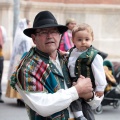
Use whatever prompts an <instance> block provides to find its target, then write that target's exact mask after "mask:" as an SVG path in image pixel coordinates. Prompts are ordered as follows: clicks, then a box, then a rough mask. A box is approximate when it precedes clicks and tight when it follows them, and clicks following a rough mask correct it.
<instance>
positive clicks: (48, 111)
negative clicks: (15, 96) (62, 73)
mask: <svg viewBox="0 0 120 120" xmlns="http://www.w3.org/2000/svg"><path fill="white" fill-rule="evenodd" d="M85 86H86V87H85ZM16 88H17V90H18V92H19V93H20V95H21V96H22V99H23V100H24V102H25V103H26V104H27V105H28V106H29V107H30V108H31V109H33V110H34V111H36V112H37V113H38V114H40V115H41V116H44V117H45V116H49V115H52V114H54V113H56V112H59V111H61V110H64V109H66V108H67V107H69V106H70V104H71V102H73V101H74V100H77V99H78V98H79V96H80V97H83V98H84V97H85V94H88V93H91V91H92V90H93V89H92V84H91V81H90V79H89V78H84V79H81V78H79V79H78V82H77V84H76V85H75V86H73V87H71V88H69V89H66V90H64V89H60V90H58V91H57V92H56V93H53V94H50V93H49V94H48V93H45V92H25V91H23V90H21V89H20V88H19V87H18V86H16ZM78 95H79V96H78ZM90 97H91V96H89V97H87V98H90Z"/></svg>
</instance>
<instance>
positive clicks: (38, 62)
mask: <svg viewBox="0 0 120 120" xmlns="http://www.w3.org/2000/svg"><path fill="white" fill-rule="evenodd" d="M24 56H25V57H23V58H22V60H21V61H20V63H19V65H18V66H17V68H16V71H15V72H14V73H13V75H12V76H11V86H12V87H13V88H14V89H15V85H16V84H18V86H19V87H20V88H21V89H25V90H26V91H32V92H36V91H47V92H49V93H54V92H56V91H57V90H58V89H59V84H58V82H57V80H56V78H55V77H54V75H53V73H52V72H51V69H50V67H49V64H46V63H45V62H43V60H42V59H40V57H39V56H38V55H37V54H35V49H33V48H32V49H31V50H30V52H29V53H27V54H26V55H24ZM18 76H20V77H18ZM22 80H24V81H22ZM21 83H22V84H21ZM29 110H30V109H29ZM30 111H32V110H30ZM33 112H34V111H33ZM64 113H65V111H64V112H63V111H62V112H58V113H56V114H54V115H52V116H49V120H59V119H61V120H65V116H64ZM35 116H36V118H34V117H33V118H32V120H34V119H35V120H44V118H43V117H41V116H39V115H38V114H37V113H35Z"/></svg>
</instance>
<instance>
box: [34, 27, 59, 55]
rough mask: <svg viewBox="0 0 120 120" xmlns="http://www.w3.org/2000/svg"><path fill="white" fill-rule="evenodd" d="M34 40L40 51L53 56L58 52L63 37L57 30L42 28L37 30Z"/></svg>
mask: <svg viewBox="0 0 120 120" xmlns="http://www.w3.org/2000/svg"><path fill="white" fill-rule="evenodd" d="M32 38H33V42H34V44H35V45H36V47H37V48H38V49H39V50H40V51H42V52H45V53H48V54H52V53H53V52H55V51H57V49H58V47H59V42H60V38H61V37H60V33H59V31H58V29H57V28H42V29H37V30H36V34H35V35H32Z"/></svg>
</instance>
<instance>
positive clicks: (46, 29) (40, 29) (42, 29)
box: [36, 27, 58, 32]
mask: <svg viewBox="0 0 120 120" xmlns="http://www.w3.org/2000/svg"><path fill="white" fill-rule="evenodd" d="M51 30H58V28H57V27H50V28H39V29H36V31H37V32H39V31H51Z"/></svg>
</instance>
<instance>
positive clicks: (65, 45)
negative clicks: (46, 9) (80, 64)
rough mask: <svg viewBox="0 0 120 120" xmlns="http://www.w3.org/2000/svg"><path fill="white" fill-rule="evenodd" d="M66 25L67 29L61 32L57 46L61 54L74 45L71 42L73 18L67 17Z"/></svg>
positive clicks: (74, 23) (74, 22) (73, 25)
mask: <svg viewBox="0 0 120 120" xmlns="http://www.w3.org/2000/svg"><path fill="white" fill-rule="evenodd" d="M66 26H67V27H68V30H67V31H66V32H65V33H64V34H63V36H62V39H61V42H60V46H59V50H60V51H61V54H62V53H64V52H67V51H68V50H69V49H70V48H72V47H73V46H74V45H73V42H72V29H73V28H74V27H75V26H76V21H75V19H73V18H69V19H67V20H66Z"/></svg>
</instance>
